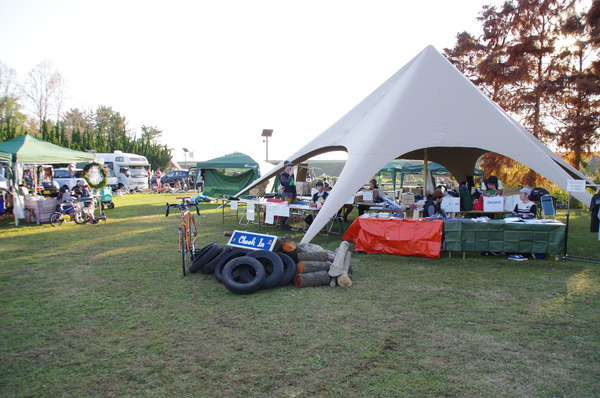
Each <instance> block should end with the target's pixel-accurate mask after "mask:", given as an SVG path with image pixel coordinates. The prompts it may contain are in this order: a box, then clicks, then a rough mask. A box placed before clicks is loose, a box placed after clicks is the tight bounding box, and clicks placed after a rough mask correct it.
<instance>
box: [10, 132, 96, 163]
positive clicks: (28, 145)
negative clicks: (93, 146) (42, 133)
mask: <svg viewBox="0 0 600 398" xmlns="http://www.w3.org/2000/svg"><path fill="white" fill-rule="evenodd" d="M2 152H7V153H9V154H10V155H11V161H12V162H18V163H36V164H39V163H44V164H54V163H71V162H84V161H91V160H94V159H95V155H94V154H93V153H87V152H81V151H75V150H73V149H69V148H65V147H62V146H60V145H55V144H51V143H49V142H47V141H44V140H41V139H39V138H35V137H32V136H30V135H28V134H25V135H21V136H18V137H16V138H13V139H12V140H8V141H4V142H0V157H1V156H2Z"/></svg>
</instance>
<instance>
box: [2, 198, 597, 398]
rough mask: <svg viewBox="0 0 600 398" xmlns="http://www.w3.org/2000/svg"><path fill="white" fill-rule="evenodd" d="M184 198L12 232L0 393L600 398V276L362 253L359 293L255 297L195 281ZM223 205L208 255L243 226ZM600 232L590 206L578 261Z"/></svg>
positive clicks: (550, 267) (143, 201)
mask: <svg viewBox="0 0 600 398" xmlns="http://www.w3.org/2000/svg"><path fill="white" fill-rule="evenodd" d="M174 196H175V195H152V194H140V195H129V196H124V197H116V198H115V200H114V202H115V205H116V207H115V209H113V210H107V213H108V215H109V217H110V219H109V220H108V222H106V223H101V224H98V225H82V226H80V225H75V224H68V225H63V226H61V227H59V228H53V227H51V226H50V225H49V224H44V225H42V226H35V225H26V226H22V227H18V228H15V227H14V226H13V224H12V223H11V222H10V221H9V220H2V221H0V258H1V266H0V288H1V295H0V303H1V309H0V311H1V314H2V315H1V326H0V338H1V341H2V343H1V349H0V358H1V362H0V396H2V397H440V396H443V397H454V396H456V397H459V396H460V397H492V396H494V397H598V396H600V299H599V295H600V270H599V267H600V266H598V265H594V264H588V263H581V262H574V261H567V262H563V261H553V259H548V260H532V259H530V260H528V261H524V262H514V261H510V260H508V259H506V257H483V256H480V255H479V254H478V253H470V254H468V255H467V258H466V259H465V260H463V259H462V256H453V257H452V258H451V259H449V258H447V255H442V258H441V259H439V260H432V259H426V258H412V257H400V256H390V255H365V254H359V255H354V256H353V258H352V266H353V269H354V285H353V286H352V287H351V288H348V289H344V288H331V287H315V288H304V289H298V288H295V287H293V286H287V287H280V288H276V289H271V290H264V291H259V292H258V293H255V294H252V295H245V296H238V295H234V294H232V293H229V291H227V290H226V289H225V288H224V286H223V285H221V284H219V283H218V282H216V280H215V279H214V277H213V276H212V275H203V274H192V275H190V276H187V277H183V276H182V275H181V267H180V256H179V255H178V253H177V250H176V242H177V237H176V235H177V224H178V218H177V215H173V216H170V217H168V218H165V216H164V203H165V202H166V201H171V202H172V201H173V200H174ZM214 208H215V205H208V204H205V205H202V214H203V217H201V218H198V217H196V218H197V222H198V224H199V227H200V230H201V236H200V244H201V245H202V246H203V245H206V244H208V243H210V242H213V241H218V242H220V243H222V244H224V243H226V242H227V239H228V238H225V237H223V231H225V230H233V229H241V228H240V226H239V225H238V224H237V222H236V220H235V219H234V217H229V218H227V219H226V222H225V224H223V223H222V219H221V212H220V210H219V211H217V212H215V211H214ZM232 213H233V212H232V211H231V210H227V214H228V215H232ZM354 214H355V213H354ZM559 218H561V219H564V214H559ZM250 229H251V230H255V231H256V228H255V227H250ZM588 230H589V213H588V212H585V211H577V212H574V211H572V212H571V227H570V230H569V254H572V255H578V256H587V257H600V243H598V241H597V235H596V234H592V233H589V232H587V231H588ZM263 231H264V228H263ZM269 232H275V233H277V232H279V231H275V230H269ZM293 236H294V237H295V238H297V239H298V240H300V237H301V235H299V234H297V235H293ZM339 242H340V241H339V236H335V237H324V236H319V237H318V238H317V239H316V240H315V241H313V243H317V244H320V245H322V246H324V247H327V248H329V249H335V248H336V247H337V246H338V245H339ZM457 257H458V258H457Z"/></svg>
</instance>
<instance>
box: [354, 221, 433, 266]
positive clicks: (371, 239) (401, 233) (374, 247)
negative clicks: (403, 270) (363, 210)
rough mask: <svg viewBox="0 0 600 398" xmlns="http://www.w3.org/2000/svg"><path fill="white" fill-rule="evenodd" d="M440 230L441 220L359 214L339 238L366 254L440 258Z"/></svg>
mask: <svg viewBox="0 0 600 398" xmlns="http://www.w3.org/2000/svg"><path fill="white" fill-rule="evenodd" d="M442 229H443V221H442V220H432V219H421V220H410V219H404V220H396V219H381V218H367V217H359V218H357V219H356V220H355V221H354V222H353V223H352V225H351V226H350V228H348V230H347V231H346V233H345V234H344V236H343V237H342V240H347V241H351V242H354V243H356V247H355V250H356V251H363V252H366V253H385V254H398V255H404V256H418V257H430V258H440V249H441V246H442Z"/></svg>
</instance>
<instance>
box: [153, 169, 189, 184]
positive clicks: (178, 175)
mask: <svg viewBox="0 0 600 398" xmlns="http://www.w3.org/2000/svg"><path fill="white" fill-rule="evenodd" d="M182 181H183V183H184V184H187V186H188V188H189V187H191V186H192V183H193V182H194V179H193V177H192V176H191V174H190V172H189V171H188V170H173V171H169V172H168V173H167V174H164V175H163V176H162V177H161V179H160V182H161V184H163V185H164V184H169V185H174V184H175V183H176V182H179V183H181V182H182ZM152 183H156V176H152Z"/></svg>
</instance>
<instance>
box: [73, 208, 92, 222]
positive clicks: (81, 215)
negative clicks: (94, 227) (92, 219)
mask: <svg viewBox="0 0 600 398" xmlns="http://www.w3.org/2000/svg"><path fill="white" fill-rule="evenodd" d="M73 220H74V221H75V223H76V224H85V223H86V222H87V221H88V216H87V214H86V213H85V212H83V211H81V210H75V211H74V212H73Z"/></svg>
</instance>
